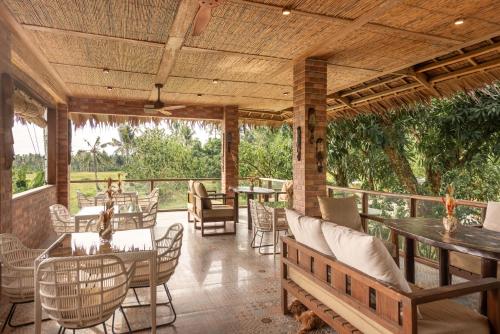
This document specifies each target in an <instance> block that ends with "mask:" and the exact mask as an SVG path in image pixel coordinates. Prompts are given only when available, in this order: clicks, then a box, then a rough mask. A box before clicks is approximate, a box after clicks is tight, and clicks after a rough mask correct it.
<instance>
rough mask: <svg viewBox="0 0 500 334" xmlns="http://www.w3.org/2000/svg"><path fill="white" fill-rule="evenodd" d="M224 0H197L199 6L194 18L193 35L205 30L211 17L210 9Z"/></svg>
mask: <svg viewBox="0 0 500 334" xmlns="http://www.w3.org/2000/svg"><path fill="white" fill-rule="evenodd" d="M223 1H224V0H199V1H198V2H199V3H200V8H198V12H197V13H196V16H195V18H194V25H193V36H199V35H201V34H202V33H203V31H205V29H206V28H207V26H208V23H209V22H210V19H211V18H212V9H214V8H215V7H217V6H219V5H220V4H221V3H222V2H223Z"/></svg>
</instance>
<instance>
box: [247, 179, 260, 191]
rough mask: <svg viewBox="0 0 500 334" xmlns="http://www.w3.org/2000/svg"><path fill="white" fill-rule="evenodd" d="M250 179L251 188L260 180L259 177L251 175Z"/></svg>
mask: <svg viewBox="0 0 500 334" xmlns="http://www.w3.org/2000/svg"><path fill="white" fill-rule="evenodd" d="M248 180H249V181H250V189H253V187H255V185H256V184H257V182H258V181H259V178H258V177H256V176H250V178H249V179H248Z"/></svg>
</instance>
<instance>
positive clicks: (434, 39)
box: [230, 0, 463, 45]
mask: <svg viewBox="0 0 500 334" xmlns="http://www.w3.org/2000/svg"><path fill="white" fill-rule="evenodd" d="M230 2H233V3H239V4H245V5H250V6H254V7H260V8H264V9H274V10H276V12H277V15H281V11H282V10H283V7H281V6H278V5H273V4H267V3H260V2H254V1H248V0H230ZM290 11H291V15H295V14H297V15H301V16H305V17H310V18H314V19H318V20H322V21H326V22H330V23H332V24H335V25H339V26H346V25H349V24H350V23H352V22H353V21H354V20H353V19H347V18H340V17H335V16H330V15H325V14H318V13H311V12H306V11H302V10H297V9H290ZM363 29H366V30H369V31H372V32H376V33H381V34H388V35H393V36H400V37H405V38H410V39H415V40H419V41H424V42H429V43H438V44H448V45H458V44H460V43H463V41H460V40H456V39H453V38H448V37H444V36H439V35H434V34H427V33H421V32H416V31H410V30H406V29H401V28H396V27H391V26H386V25H382V24H377V23H367V24H366V25H365V26H364V27H363Z"/></svg>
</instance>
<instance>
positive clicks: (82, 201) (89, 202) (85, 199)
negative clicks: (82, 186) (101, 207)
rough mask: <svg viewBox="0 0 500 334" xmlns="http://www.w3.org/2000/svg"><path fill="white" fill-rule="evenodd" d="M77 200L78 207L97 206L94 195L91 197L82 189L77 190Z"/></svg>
mask: <svg viewBox="0 0 500 334" xmlns="http://www.w3.org/2000/svg"><path fill="white" fill-rule="evenodd" d="M76 200H77V202H78V207H79V208H80V209H81V208H85V207H87V206H95V205H96V202H95V198H94V197H89V196H87V195H85V194H83V193H82V192H80V191H76Z"/></svg>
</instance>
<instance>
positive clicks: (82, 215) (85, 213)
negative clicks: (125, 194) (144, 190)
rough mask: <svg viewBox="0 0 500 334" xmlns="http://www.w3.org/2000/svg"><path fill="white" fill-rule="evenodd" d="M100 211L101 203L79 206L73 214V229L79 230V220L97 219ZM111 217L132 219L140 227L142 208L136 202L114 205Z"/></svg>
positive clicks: (102, 208) (101, 208) (101, 209)
mask: <svg viewBox="0 0 500 334" xmlns="http://www.w3.org/2000/svg"><path fill="white" fill-rule="evenodd" d="M102 211H104V207H103V206H102V205H99V206H86V207H83V208H81V209H80V211H78V213H77V214H76V215H75V231H78V232H80V222H86V221H89V220H93V219H97V218H99V215H100V214H101V212H102ZM113 218H124V219H133V220H135V221H136V222H137V225H138V227H139V228H142V209H141V206H140V205H138V204H135V203H130V204H123V205H115V206H114V208H113Z"/></svg>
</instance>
